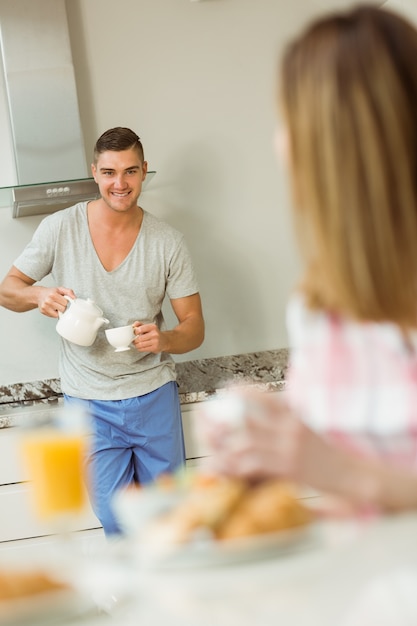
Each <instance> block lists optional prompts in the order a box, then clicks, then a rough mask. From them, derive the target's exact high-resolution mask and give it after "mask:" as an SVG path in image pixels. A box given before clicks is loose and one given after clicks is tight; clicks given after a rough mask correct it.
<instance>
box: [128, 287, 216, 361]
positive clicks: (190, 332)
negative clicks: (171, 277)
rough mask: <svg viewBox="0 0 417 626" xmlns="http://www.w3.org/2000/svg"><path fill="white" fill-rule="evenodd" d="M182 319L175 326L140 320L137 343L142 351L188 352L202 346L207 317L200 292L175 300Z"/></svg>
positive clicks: (136, 332)
mask: <svg viewBox="0 0 417 626" xmlns="http://www.w3.org/2000/svg"><path fill="white" fill-rule="evenodd" d="M171 306H172V308H173V311H174V313H175V315H176V317H177V319H178V325H177V326H175V327H174V328H173V329H172V330H163V331H161V330H159V328H157V326H156V325H155V324H141V323H140V322H136V324H135V325H134V326H135V327H134V330H135V334H136V338H135V340H134V342H133V343H134V345H135V347H136V349H137V350H139V352H153V353H155V354H157V353H159V352H168V353H170V354H184V353H185V352H190V350H194V349H195V348H198V347H199V346H201V344H202V343H203V339H204V318H203V311H202V307H201V298H200V294H198V293H195V294H193V295H192V296H187V297H186V298H176V299H174V300H171Z"/></svg>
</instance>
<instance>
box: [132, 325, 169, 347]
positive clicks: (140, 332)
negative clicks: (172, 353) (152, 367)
mask: <svg viewBox="0 0 417 626" xmlns="http://www.w3.org/2000/svg"><path fill="white" fill-rule="evenodd" d="M133 332H134V333H135V339H134V340H133V342H132V343H133V345H134V346H135V348H136V350H138V352H152V353H153V354H158V353H159V352H165V348H164V346H165V343H166V342H165V341H164V333H163V332H161V331H160V330H159V328H158V326H157V325H156V324H142V322H135V323H134V324H133Z"/></svg>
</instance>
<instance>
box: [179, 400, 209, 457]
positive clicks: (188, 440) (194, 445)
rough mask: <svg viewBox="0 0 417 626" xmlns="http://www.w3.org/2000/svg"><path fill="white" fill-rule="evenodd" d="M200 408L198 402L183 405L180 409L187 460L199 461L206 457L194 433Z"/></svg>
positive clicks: (205, 451) (206, 454) (206, 453)
mask: <svg viewBox="0 0 417 626" xmlns="http://www.w3.org/2000/svg"><path fill="white" fill-rule="evenodd" d="M200 407H201V403H200V402H195V403H192V404H184V405H182V407H181V413H182V425H183V429H184V440H185V456H186V458H187V460H190V459H199V458H201V457H204V456H208V451H207V450H206V449H205V447H204V445H203V444H202V442H201V441H200V440H199V439H198V437H197V433H196V423H197V420H198V409H199V408H200Z"/></svg>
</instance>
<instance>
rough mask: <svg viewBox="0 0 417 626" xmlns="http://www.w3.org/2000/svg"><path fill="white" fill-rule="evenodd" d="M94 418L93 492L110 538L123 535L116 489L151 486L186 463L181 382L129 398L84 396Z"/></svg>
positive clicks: (76, 400) (67, 399) (90, 460)
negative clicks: (114, 507)
mask: <svg viewBox="0 0 417 626" xmlns="http://www.w3.org/2000/svg"><path fill="white" fill-rule="evenodd" d="M64 401H65V402H66V403H79V404H82V405H83V406H84V407H85V408H86V409H87V411H88V413H89V415H90V417H91V422H92V429H93V433H92V443H91V446H90V450H89V456H88V459H87V461H88V471H89V480H88V490H89V494H90V500H91V504H92V507H93V510H94V512H95V514H96V515H97V517H98V519H99V520H100V522H101V524H102V525H103V529H104V532H105V534H106V535H107V536H109V535H114V534H117V533H120V527H119V525H118V523H117V520H116V519H115V516H114V513H113V510H112V498H113V495H114V494H115V492H116V491H118V490H119V489H120V488H122V487H124V486H126V485H129V484H131V483H133V482H137V483H141V484H146V483H149V482H152V481H153V480H154V479H155V478H157V477H158V476H159V475H160V474H163V473H168V472H173V471H174V470H176V469H177V468H179V467H180V466H181V465H183V464H184V463H185V449H184V436H183V431H182V420H181V408H180V402H179V396H178V387H177V383H176V382H174V381H172V382H169V383H167V384H165V385H163V386H162V387H160V388H159V389H156V390H155V391H152V392H150V393H148V394H145V395H143V396H138V397H135V398H128V399H126V400H106V401H101V400H82V399H79V398H73V397H71V396H66V395H64Z"/></svg>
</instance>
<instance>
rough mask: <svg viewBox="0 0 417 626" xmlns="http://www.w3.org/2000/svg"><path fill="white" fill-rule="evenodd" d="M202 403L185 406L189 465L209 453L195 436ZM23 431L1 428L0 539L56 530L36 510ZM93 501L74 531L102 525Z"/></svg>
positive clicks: (183, 417)
mask: <svg viewBox="0 0 417 626" xmlns="http://www.w3.org/2000/svg"><path fill="white" fill-rule="evenodd" d="M197 407H198V404H197V403H196V404H186V405H183V406H182V419H183V425H184V438H185V449H186V457H187V466H188V467H195V466H196V465H198V463H199V459H200V458H201V457H204V456H206V452H205V450H204V448H202V446H201V444H199V443H198V441H197V439H196V435H195V421H196V419H197ZM18 437H19V430H18V429H17V428H13V427H12V428H3V429H0V510H1V512H2V515H1V516H0V542H4V541H12V540H16V539H23V538H29V537H40V536H43V535H48V534H51V533H53V532H54V530H55V529H54V527H53V526H48V525H47V524H43V523H42V524H41V523H39V521H38V520H37V519H36V517H35V516H34V515H33V513H32V509H31V505H30V493H29V483H28V482H27V481H28V476H27V475H26V474H25V470H24V467H23V465H22V463H21V459H20V454H19V439H18ZM100 527H101V524H100V522H99V521H98V519H97V518H96V516H95V515H94V513H93V511H92V509H91V506H90V504H89V503H88V498H87V504H86V506H85V510H84V511H83V513H82V515H80V516H77V520H76V521H75V520H74V523H73V525H72V530H87V529H93V528H100Z"/></svg>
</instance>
